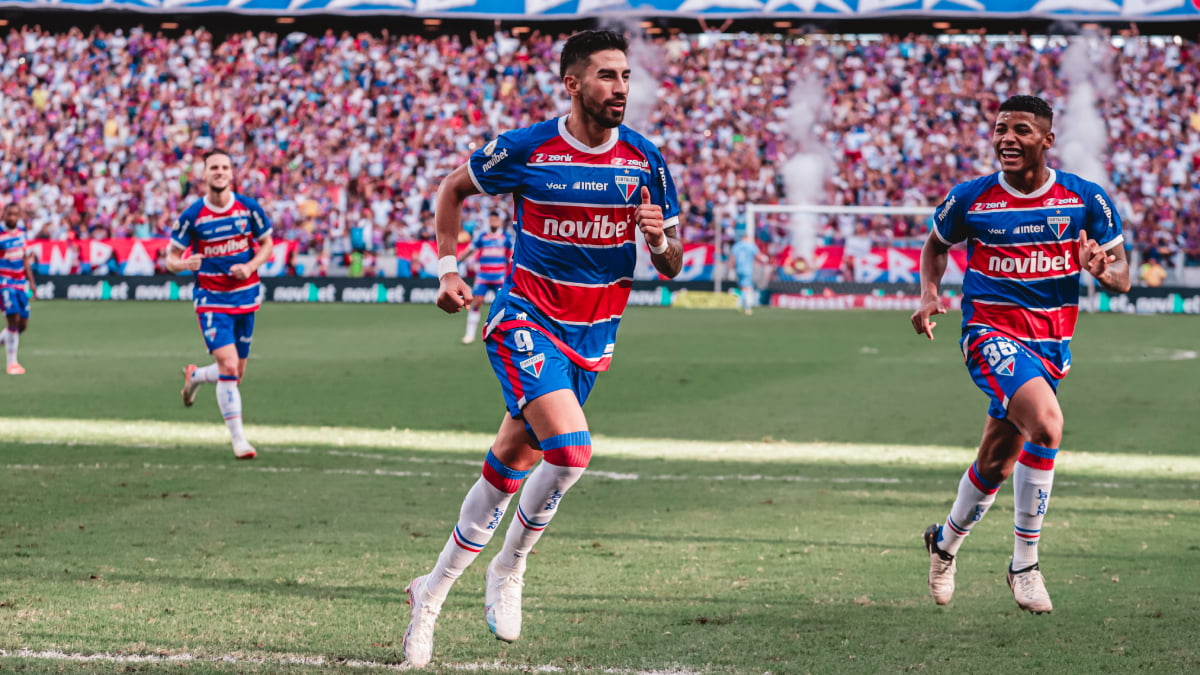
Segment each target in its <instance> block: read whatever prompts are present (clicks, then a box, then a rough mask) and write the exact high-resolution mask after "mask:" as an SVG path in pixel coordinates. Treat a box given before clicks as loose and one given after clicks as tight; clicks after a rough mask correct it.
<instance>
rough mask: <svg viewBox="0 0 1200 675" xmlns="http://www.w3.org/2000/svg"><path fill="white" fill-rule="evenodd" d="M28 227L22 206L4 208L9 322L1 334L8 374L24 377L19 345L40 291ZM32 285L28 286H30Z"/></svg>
mask: <svg viewBox="0 0 1200 675" xmlns="http://www.w3.org/2000/svg"><path fill="white" fill-rule="evenodd" d="M27 243H28V241H27V237H26V232H25V228H24V227H23V226H22V225H21V207H20V206H18V205H17V204H16V203H13V204H9V205H8V206H5V207H4V227H3V228H2V229H0V308H2V309H3V310H4V318H5V321H6V322H7V324H6V326H5V328H4V330H3V331H0V343H3V344H4V355H5V359H6V361H7V366H6V367H5V372H7V373H8V374H9V375H24V374H25V369H24V368H22V367H21V364H20V363H18V362H17V346H18V345H19V344H20V341H21V333H24V332H25V329H26V328H28V327H29V299H30V298H32V297H33V295H34V293H35V292H36V288H35V287H34V282H33V252H32V251H30V250H29V248H28V247H27V245H26V244H27ZM27 286H28V287H27Z"/></svg>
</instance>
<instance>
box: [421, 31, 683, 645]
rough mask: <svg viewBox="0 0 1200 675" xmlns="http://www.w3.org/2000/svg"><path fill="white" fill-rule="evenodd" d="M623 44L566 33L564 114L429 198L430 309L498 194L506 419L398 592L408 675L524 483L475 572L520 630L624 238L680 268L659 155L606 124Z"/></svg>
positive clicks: (460, 173) (670, 185) (508, 142)
mask: <svg viewBox="0 0 1200 675" xmlns="http://www.w3.org/2000/svg"><path fill="white" fill-rule="evenodd" d="M627 50H628V42H627V41H626V40H625V38H624V37H623V36H621V35H619V34H617V33H613V32H611V31H584V32H581V33H577V34H575V35H573V36H571V38H569V39H568V40H567V41H566V44H565V45H564V46H563V50H562V56H561V60H560V66H559V72H560V75H561V77H562V83H563V85H564V87H565V88H566V91H567V93H568V94H569V95H570V97H571V111H570V113H569V114H567V115H566V116H564V117H560V118H557V119H552V120H549V121H546V122H542V123H539V124H534V125H533V126H530V127H526V128H523V129H518V130H515V131H510V132H507V133H505V134H502V135H501V136H500V137H498V138H497V139H496V140H494V141H493V142H491V143H489V144H488V145H487V146H485V147H484V148H482V149H480V150H478V151H476V152H475V153H474V154H473V155H471V158H470V159H469V160H468V161H467V163H466V164H464V165H462V166H460V167H458V168H457V169H455V170H454V171H453V172H451V173H450V175H449V176H447V177H446V179H445V180H444V181H443V182H442V184H441V186H440V187H439V188H438V194H437V210H436V224H437V241H438V252H439V254H440V256H441V257H440V259H439V260H438V276H439V277H440V279H441V288H440V289H439V293H438V306H439V307H441V308H442V309H443V310H444V311H446V312H449V313H455V312H458V311H459V310H461V309H462V308H463V307H464V306H465V305H467V304H469V303H470V302H471V301H472V298H473V296H472V293H471V288H470V286H468V285H467V284H466V283H465V282H464V281H463V280H462V278H461V277H459V275H458V267H457V261H456V259H455V256H454V253H455V249H456V242H457V241H458V233H459V230H460V227H461V221H462V206H463V202H464V200H465V199H466V198H467V197H469V196H471V195H474V194H478V193H486V194H501V193H512V194H513V195H514V205H515V214H516V228H517V235H516V250H515V253H514V256H513V264H512V269H511V270H510V271H509V273H508V275H507V277H506V278H505V281H504V286H503V288H501V290H500V293H499V294H498V295H497V297H496V299H495V302H494V303H493V304H492V308H491V312H490V314H489V317H488V321H487V326H486V327H485V329H484V341H485V343H486V346H487V352H488V356H489V358H490V359H491V363H492V368H493V370H494V371H495V373H496V377H497V378H498V379H499V380H500V388H501V390H502V391H503V394H504V400H505V404H506V406H507V414H506V415H505V417H504V420H503V421H502V422H501V424H500V430H499V432H498V433H497V434H496V439H495V441H494V443H493V444H492V447H491V449H490V450H489V451H488V453H487V457H486V459H485V461H484V463H483V472H482V476H481V477H480V478H479V480H478V481H477V482H476V483H475V485H474V486H473V487H472V488H471V490H470V491H469V492H468V493H467V496H466V499H465V500H464V501H463V504H462V508H461V510H460V512H459V516H458V522H457V523H456V525H455V526H454V529H453V530H452V532H451V535H450V538H449V539H448V541H447V542H446V545H445V547H444V548H443V550H442V553H441V556H440V557H439V558H438V560H437V563H436V565H434V567H433V570H432V571H431V572H429V573H428V574H425V575H422V576H419V577H417V578H416V579H414V580H413V581H412V583H411V584H409V586H408V588H407V592H408V595H409V602H410V604H411V605H412V619H411V622H410V623H409V626H408V632H407V633H406V634H405V636H404V654H405V658H406V659H407V661H408V662H409V663H410V664H411V665H413V666H417V667H421V666H424V665H426V664H427V663H429V660H430V658H431V656H432V651H433V630H434V624H435V623H436V621H437V617H438V613H439V611H440V610H441V607H442V602H443V601H444V600H445V599H446V595H447V593H448V592H449V590H450V587H451V586H452V585H453V584H454V581H455V580H456V579H458V577H459V576H460V575H461V574H462V573H463V571H464V570H465V569H466V568H467V566H468V565H469V564H470V563H471V562H472V561H473V560H474V559H475V557H476V556H477V555H478V554H479V553H480V551H482V550H483V548H484V546H485V545H486V544H487V543H488V541H489V540H490V539H491V538H492V535H493V533H494V532H495V531H496V529H497V528H498V527H499V524H500V521H501V518H502V517H503V515H504V512H505V510H506V509H507V508H508V505H509V501H510V500H511V499H512V497H513V495H514V494H515V493H516V492H517V490H518V489H519V488H520V487H521V483H522V481H524V483H525V486H524V489H523V490H522V492H521V497H520V499H519V500H518V503H517V508H516V511H517V513H516V517H515V518H514V519H513V520H512V522H511V523H510V525H509V528H508V533H507V535H506V537H505V540H504V544H503V547H502V548H501V550H500V551H499V553H497V555H496V556H495V557H494V558H493V559H492V561H491V564H489V565H488V568H487V572H486V593H485V598H484V608H485V609H484V617H485V619H486V621H487V625H488V628H489V629H490V630H491V631H492V632H493V633H494V634H495V635H496V637H497V638H498V639H500V640H505V641H512V640H515V639H517V637H518V636H519V635H520V633H521V592H522V591H521V588H522V586H523V585H524V573H525V566H526V560H527V557H528V554H529V552H530V550H532V548H533V546H534V544H535V543H536V542H537V541H538V538H539V537H540V536H541V535H542V532H543V531H544V530H545V529H546V526H547V525H549V523H550V520H551V518H553V517H554V515H555V514H556V513H557V512H558V507H559V506H560V504H561V500H562V499H563V496H564V495H565V494H566V492H567V490H569V489H570V488H571V486H572V485H574V484H575V481H577V480H578V479H579V477H580V475H582V474H583V472H584V469H586V468H587V465H588V461H589V460H590V458H591V455H592V441H591V436H590V435H589V432H588V424H587V419H586V418H585V416H584V413H583V404H584V402H585V401H586V400H587V397H588V393H589V392H590V391H591V389H592V385H593V383H594V382H595V378H596V374H597V373H598V372H600V371H603V370H606V369H607V368H608V366H609V363H610V361H611V359H612V355H613V349H614V347H615V344H616V333H617V326H618V324H619V323H620V321H621V314H622V312H623V311H624V310H625V305H626V302H627V301H628V299H629V293H630V290H631V287H632V281H633V271H634V267H635V263H636V259H637V246H638V243H637V238H636V236H635V232H634V228H635V227H636V228H638V229H640V230H641V232H642V235H643V237H644V238H645V240H646V244H647V245H648V246H649V248H650V253H651V261H652V262H653V264H654V266H655V268H656V269H658V271H659V272H661V273H662V274H663V275H665V276H667V277H674V276H676V275H677V274H678V273H679V271H680V269H681V268H682V265H683V246H682V244H681V243H680V242H679V239H678V238H677V236H676V226H677V224H678V219H679V207H678V201H677V199H676V195H675V184H674V182H673V181H672V179H671V176H670V173H669V172H668V171H667V167H666V164H665V162H664V161H663V158H662V155H661V154H660V153H659V151H658V149H657V148H655V147H654V145H652V144H651V143H650V142H649V141H647V140H646V139H645V138H643V137H642V136H641V135H640V134H638V133H636V132H634V131H633V130H631V129H629V128H628V127H625V126H622V124H621V122H622V120H623V119H624V116H625V106H626V102H627V96H628V93H629V63H628V60H627V58H626V52H627ZM539 461H540V463H539ZM535 465H536V467H537V468H536V469H535V468H534V466H535ZM531 470H532V472H531ZM526 476H528V479H526Z"/></svg>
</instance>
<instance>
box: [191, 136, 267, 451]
mask: <svg viewBox="0 0 1200 675" xmlns="http://www.w3.org/2000/svg"><path fill="white" fill-rule="evenodd" d="M204 185H205V187H206V188H207V194H206V195H205V196H204V197H203V198H201V199H197V200H196V201H195V202H193V203H192V204H191V206H189V207H188V208H187V210H185V211H184V212H183V214H182V215H181V216H180V217H179V220H178V221H176V223H175V227H174V229H173V230H172V232H171V244H170V246H169V247H168V250H167V270H168V271H170V272H173V273H178V272H183V271H191V272H195V274H196V285H195V290H194V291H193V299H194V304H195V307H196V315H197V318H198V319H199V321H200V333H201V335H203V337H204V344H205V346H206V347H207V348H208V351H209V352H210V353H211V354H212V356H213V363H211V364H209V365H207V366H203V367H196V366H195V365H192V364H188V365H187V366H184V368H183V390H182V391H181V392H180V395H181V396H182V397H183V404H184V405H185V406H191V405H192V404H193V403H194V402H195V400H196V390H197V389H198V388H199V387H200V385H201V384H203V383H206V382H208V383H214V382H215V383H216V390H217V406H218V408H220V410H221V416H222V417H223V418H224V419H225V426H226V427H227V428H228V429H229V436H230V440H231V441H232V443H233V454H234V456H235V457H237V458H238V459H254V457H255V456H256V455H257V451H256V450H255V449H254V446H253V445H251V444H250V441H248V440H247V439H246V433H245V431H244V429H243V428H242V394H241V390H240V388H239V387H238V384H239V383H240V382H241V380H242V378H243V377H244V376H245V374H246V359H247V358H249V356H250V343H251V340H252V339H253V337H254V317H255V312H257V311H258V308H259V306H261V305H262V284H261V283H259V280H258V269H259V268H260V267H262V266H263V264H264V263H266V262H267V260H269V259H270V258H271V253H272V247H271V243H272V242H271V221H270V220H269V219H268V218H267V214H266V212H264V211H263V209H262V207H261V206H259V205H258V202H256V201H255V200H253V199H251V198H250V197H247V196H245V195H240V194H238V193H236V192H234V190H233V160H232V159H231V158H230V156H229V153H227V152H225V151H224V150H219V149H214V150H210V151H208V152H207V153H205V155H204ZM189 249H190V250H191V255H189V256H188V257H186V258H184V257H183V254H184V253H185V252H186V251H188V250H189Z"/></svg>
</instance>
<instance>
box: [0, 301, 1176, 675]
mask: <svg viewBox="0 0 1200 675" xmlns="http://www.w3.org/2000/svg"><path fill="white" fill-rule="evenodd" d="M33 310H34V314H33V318H32V320H31V323H30V329H29V331H28V332H27V333H26V334H25V335H24V336H23V337H22V343H21V361H22V364H23V365H24V366H25V367H26V368H27V370H28V374H27V375H24V376H21V377H9V376H0V378H2V379H0V627H2V630H0V669H8V670H14V671H18V672H126V671H129V672H133V671H137V672H190V673H202V672H220V673H232V672H240V673H275V672H282V671H287V672H318V671H339V672H356V673H357V672H391V671H394V670H398V669H402V667H401V665H400V662H401V660H402V659H401V653H400V652H401V650H400V639H401V637H402V635H403V632H404V629H405V627H406V625H407V620H408V611H407V609H408V608H407V606H406V605H405V604H404V599H403V592H402V591H403V588H404V586H405V584H406V583H407V582H408V580H409V579H411V578H412V577H413V576H416V575H418V574H421V573H423V572H424V571H426V569H427V568H428V567H429V566H430V565H431V564H432V562H433V560H434V558H435V557H436V555H437V552H438V551H439V550H440V548H441V546H442V544H443V543H444V542H445V540H446V537H447V536H448V535H449V532H450V529H451V527H452V524H453V520H454V518H455V517H456V515H457V510H458V506H459V503H460V500H461V498H462V496H463V494H465V492H466V490H467V489H468V487H469V486H470V485H471V483H472V482H473V481H474V480H475V478H476V476H477V475H478V470H479V466H480V462H481V460H482V456H483V453H484V452H485V451H486V449H487V443H488V441H489V437H490V434H491V433H492V432H494V431H495V428H496V426H497V424H498V423H499V420H500V417H501V415H502V414H503V409H502V405H501V402H500V392H499V387H498V385H497V384H496V382H495V380H494V378H493V376H492V374H491V371H490V368H489V366H488V364H487V361H486V358H485V355H484V352H483V348H482V346H481V345H480V344H479V343H476V344H474V345H471V346H464V345H462V344H460V343H459V338H460V337H461V335H462V329H463V321H464V317H462V316H455V317H448V316H445V315H443V314H441V313H440V312H439V311H437V310H436V309H435V308H433V307H430V306H411V305H403V306H390V307H388V306H345V305H337V306H313V305H310V306H299V305H268V306H266V308H265V309H264V310H262V311H261V312H260V314H259V316H258V328H257V331H256V334H255V341H254V354H253V356H252V357H251V361H250V367H249V369H248V373H247V378H246V380H245V382H244V383H243V385H242V392H243V401H244V412H245V419H246V423H247V427H248V431H249V435H250V438H251V440H252V441H254V442H256V444H257V446H258V448H259V451H260V454H259V459H257V460H255V461H254V462H236V461H235V460H234V459H233V456H232V452H231V450H230V449H229V446H228V442H227V439H226V436H225V432H224V429H223V426H222V424H221V422H220V415H219V413H218V412H217V410H216V405H215V401H214V400H213V394H212V389H211V388H205V389H203V390H201V392H200V397H199V400H198V401H197V404H196V406H195V407H194V408H191V409H185V408H184V407H183V406H182V405H181V404H180V402H179V395H178V391H179V388H180V384H181V376H180V372H179V371H180V368H181V367H182V366H183V365H184V364H185V363H188V362H194V363H204V362H205V359H206V355H205V354H204V350H203V343H202V341H201V338H200V336H199V332H198V329H197V327H196V325H195V319H194V318H193V316H194V315H193V313H192V312H191V309H190V307H189V306H188V305H187V304H183V303H145V304H142V303H132V302H131V303H112V304H101V303H71V302H66V301H55V302H41V303H37V304H35V306H34V308H33ZM958 320H959V317H958V315H957V314H953V313H952V314H949V315H947V316H945V317H942V318H941V320H940V326H939V327H938V329H937V331H936V334H937V338H938V339H937V340H936V341H934V342H933V343H929V342H928V341H925V340H923V339H921V338H918V337H917V336H916V335H914V334H912V330H911V328H910V327H909V325H908V317H907V315H906V314H902V313H890V312H878V313H872V312H844V313H838V312H791V311H782V310H762V311H759V312H757V313H756V314H755V316H753V317H745V316H742V315H740V314H738V313H736V312H732V311H718V310H692V311H686V310H675V309H631V310H630V311H629V312H628V313H627V314H626V317H625V321H624V326H623V327H622V329H621V339H620V342H619V344H618V348H617V352H616V356H615V360H614V365H613V369H612V371H610V372H608V373H605V374H602V375H601V376H600V378H599V380H598V382H597V386H596V390H595V392H594V393H593V396H592V399H591V400H590V401H589V402H588V405H587V408H586V409H587V411H588V418H589V422H590V424H591V427H592V433H593V436H594V439H595V440H594V445H595V452H596V454H595V457H594V459H593V462H592V465H591V468H590V469H589V473H588V474H587V475H585V477H584V478H583V479H582V480H581V481H580V483H579V484H578V485H577V486H576V487H575V488H574V489H573V490H572V492H571V493H570V494H569V495H568V496H567V498H566V499H565V500H564V511H563V513H562V514H560V516H559V517H558V518H556V519H555V521H554V523H553V525H552V526H551V527H550V528H549V529H548V530H547V533H546V536H545V537H544V538H543V539H542V541H541V542H540V543H539V545H538V547H537V549H536V553H535V555H534V556H533V559H532V560H533V561H532V563H531V565H530V571H529V574H528V575H527V586H526V603H525V629H524V635H523V637H522V639H521V640H519V641H517V642H515V643H512V644H505V643H500V642H497V641H496V640H494V639H493V638H492V637H491V635H490V634H489V633H488V632H487V628H486V627H485V625H484V623H483V620H482V616H483V611H482V597H483V593H482V573H483V565H484V563H485V562H486V560H487V558H488V556H489V555H490V552H492V551H494V550H495V549H496V547H498V545H499V540H498V539H497V540H494V541H493V543H492V544H491V545H490V546H489V548H488V549H487V550H485V552H484V554H483V555H482V556H481V560H480V561H479V562H477V563H476V565H475V566H474V567H472V568H471V569H470V570H468V572H467V574H466V575H465V576H464V578H463V579H462V580H461V582H460V583H459V585H458V586H456V588H455V590H454V591H453V592H452V593H451V596H450V598H449V600H448V601H447V604H446V607H445V609H444V611H443V613H442V618H441V620H440V621H439V624H438V631H437V634H436V639H435V648H434V649H435V651H434V664H433V666H432V667H431V668H430V669H429V672H435V673H436V672H446V673H461V672H475V673H490V672H498V673H518V672H521V673H523V672H533V673H554V672H582V673H587V672H595V673H676V674H680V675H682V674H684V673H766V672H770V673H809V672H811V673H841V672H846V673H886V672H908V671H920V672H931V673H997V672H1029V673H1042V672H1056V673H1076V672H1078V673H1084V672H1087V673H1093V672H1094V673H1126V672H1133V671H1139V672H1161V673H1180V672H1189V671H1196V670H1197V669H1200V646H1198V645H1197V643H1196V640H1195V630H1196V629H1195V626H1197V625H1200V571H1198V570H1200V453H1197V452H1196V450H1195V448H1196V440H1195V439H1197V438H1200V415H1197V414H1196V403H1197V400H1200V361H1198V360H1197V359H1196V354H1195V351H1194V350H1196V349H1197V342H1196V335H1198V334H1200V331H1198V330H1197V329H1198V326H1197V324H1196V323H1195V320H1194V319H1190V318H1186V317H1171V316H1150V317H1142V316H1113V315H1085V316H1083V317H1081V319H1080V325H1079V328H1078V330H1077V331H1076V334H1077V339H1076V341H1075V344H1074V348H1073V349H1074V368H1075V369H1074V371H1073V372H1072V374H1071V375H1070V376H1069V377H1068V378H1067V379H1066V380H1065V381H1064V383H1063V384H1062V386H1061V387H1060V390H1059V391H1060V395H1061V400H1062V404H1063V409H1064V412H1065V415H1066V434H1065V437H1064V440H1063V452H1062V454H1060V455H1059V461H1058V471H1057V475H1056V488H1055V492H1054V497H1053V501H1052V503H1051V508H1050V513H1049V515H1048V517H1047V520H1046V523H1045V534H1046V536H1045V537H1044V538H1043V539H1044V541H1043V543H1042V563H1043V569H1044V571H1045V573H1046V575H1047V580H1048V585H1049V588H1050V591H1051V594H1052V597H1053V598H1054V603H1055V612H1054V613H1053V614H1050V615H1043V616H1032V615H1028V614H1026V613H1023V612H1021V611H1019V610H1018V609H1017V607H1016V605H1015V603H1014V602H1013V600H1012V598H1011V595H1010V594H1009V591H1008V589H1007V587H1006V585H1005V582H1004V569H1005V566H1006V564H1007V558H1008V555H1009V551H1010V549H1011V536H1012V535H1011V529H1012V519H1011V489H1010V488H1008V487H1007V486H1006V487H1005V489H1004V490H1003V491H1002V496H1001V498H1000V499H999V500H998V501H997V506H996V507H995V508H993V510H992V512H991V513H990V514H989V516H988V517H987V519H986V520H985V521H984V522H983V523H981V524H980V525H979V526H978V527H977V528H976V530H975V532H974V534H973V535H972V536H971V538H970V540H968V542H967V543H966V545H965V546H964V547H963V550H962V554H961V556H960V560H959V575H958V582H959V583H958V592H957V594H956V596H955V599H954V602H953V603H952V604H951V605H949V606H947V607H937V606H935V605H934V604H933V602H932V600H931V599H930V598H929V597H928V592H927V589H926V587H925V574H926V571H927V566H928V560H927V556H926V555H925V553H924V551H923V549H922V548H921V543H920V534H921V531H922V530H923V529H924V527H925V526H926V525H928V524H929V523H931V522H934V521H935V520H940V519H942V518H943V517H944V516H945V513H946V511H947V509H948V507H949V505H950V503H951V501H952V499H953V493H954V489H955V486H956V485H957V482H958V479H959V476H960V475H961V473H962V471H963V470H964V469H965V468H966V466H967V465H968V464H969V463H970V461H971V458H972V457H973V449H972V448H973V446H974V444H975V442H976V441H977V440H978V435H979V432H980V430H981V429H982V424H983V420H984V415H985V411H986V406H987V402H986V399H985V398H984V396H983V395H982V394H981V393H979V392H978V391H977V390H976V389H975V388H974V385H973V384H971V382H970V379H969V377H968V376H967V374H966V370H965V369H964V368H963V366H962V363H961V355H960V354H959V353H958V348H957V333H958V326H957V322H958Z"/></svg>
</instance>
